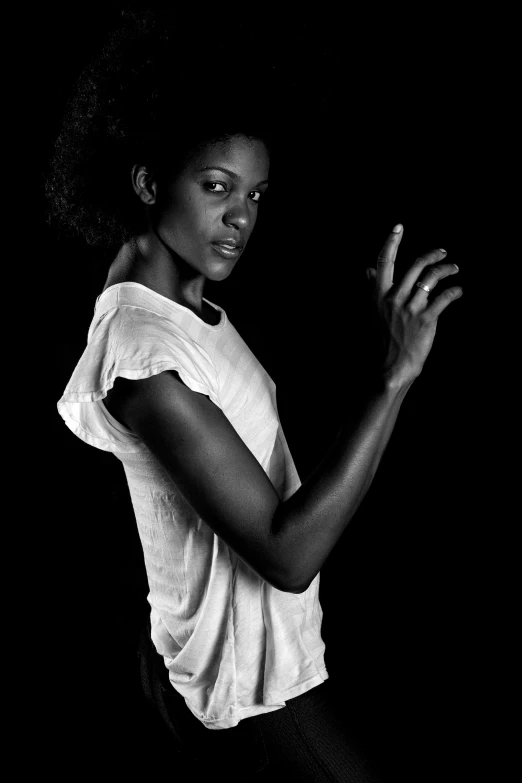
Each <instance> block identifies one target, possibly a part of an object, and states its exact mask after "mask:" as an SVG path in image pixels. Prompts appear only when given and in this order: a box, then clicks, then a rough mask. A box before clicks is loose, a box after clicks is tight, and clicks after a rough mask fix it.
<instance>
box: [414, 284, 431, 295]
mask: <svg viewBox="0 0 522 783" xmlns="http://www.w3.org/2000/svg"><path fill="white" fill-rule="evenodd" d="M415 285H417V286H419V288H422V290H423V291H426V293H428V294H429V292H430V291H431V288H430V287H429V285H426V283H415Z"/></svg>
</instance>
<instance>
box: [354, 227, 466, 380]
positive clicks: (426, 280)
mask: <svg viewBox="0 0 522 783" xmlns="http://www.w3.org/2000/svg"><path fill="white" fill-rule="evenodd" d="M403 233H404V230H403V227H402V226H401V225H399V226H396V227H395V228H394V229H393V231H392V233H391V234H390V235H389V237H388V239H387V240H386V242H385V244H384V247H383V248H382V250H381V252H380V253H379V257H378V259H377V268H376V269H373V268H371V269H368V270H367V273H368V276H369V277H370V278H371V279H373V282H374V287H373V302H374V305H375V307H376V310H377V315H378V320H379V323H380V333H381V337H382V341H383V348H384V358H383V365H382V367H381V368H380V369H381V370H382V371H383V372H384V375H385V378H386V380H387V381H388V383H391V385H393V386H398V387H402V386H405V387H407V386H409V385H410V384H411V383H412V382H413V381H414V380H415V378H417V376H418V375H419V374H420V372H421V370H422V367H423V365H424V362H425V361H426V357H427V356H428V354H429V352H430V350H431V347H432V345H433V340H434V338H435V332H436V329H437V320H438V317H439V315H440V314H441V313H442V311H443V310H445V309H446V307H447V306H448V305H449V304H450V303H451V302H452V301H454V300H455V299H458V298H460V297H461V296H462V289H461V288H460V287H459V286H454V287H452V288H447V289H446V290H445V291H443V292H442V293H441V294H440V295H439V296H437V297H435V298H433V299H428V297H429V293H430V292H431V291H432V290H433V288H434V287H435V286H436V285H437V283H438V282H439V280H442V279H443V278H444V277H447V276H448V275H454V274H456V273H457V272H458V267H457V265H456V264H446V263H441V262H442V261H443V260H444V259H445V257H446V251H445V250H442V249H440V250H432V251H430V252H429V253H425V254H424V255H423V256H421V257H420V258H418V259H417V260H416V261H415V263H414V264H413V266H412V267H411V268H410V269H409V270H408V272H406V274H405V275H404V277H403V279H402V281H401V282H400V283H396V284H394V283H393V275H394V266H395V259H396V257H397V251H398V248H399V245H400V242H401V239H402V235H403ZM420 286H425V288H424V287H420Z"/></svg>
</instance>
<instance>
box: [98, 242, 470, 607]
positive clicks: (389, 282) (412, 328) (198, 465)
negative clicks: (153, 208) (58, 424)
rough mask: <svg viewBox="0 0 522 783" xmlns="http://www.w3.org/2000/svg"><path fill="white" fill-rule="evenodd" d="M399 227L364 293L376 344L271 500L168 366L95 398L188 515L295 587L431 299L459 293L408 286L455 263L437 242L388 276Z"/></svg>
mask: <svg viewBox="0 0 522 783" xmlns="http://www.w3.org/2000/svg"><path fill="white" fill-rule="evenodd" d="M401 237H402V232H401V233H400V234H393V233H392V234H391V235H390V237H389V238H388V241H387V242H386V244H385V246H384V248H383V251H382V252H381V254H380V256H379V259H378V262H377V269H376V270H372V275H373V277H374V281H375V294H374V303H375V306H376V307H377V311H378V314H379V317H380V319H381V323H382V327H383V329H382V334H383V337H384V340H385V347H386V355H385V361H384V364H383V365H382V367H380V368H376V370H377V371H376V373H375V376H374V379H373V380H371V382H369V383H368V386H367V394H366V397H365V401H364V402H363V403H361V406H360V409H359V410H358V411H353V410H352V411H351V415H350V419H349V423H348V422H347V423H345V424H344V425H343V427H342V428H341V431H340V432H339V435H338V436H337V438H336V440H335V442H334V443H333V445H332V447H331V448H330V450H329V452H328V453H327V455H326V457H325V458H324V460H323V461H322V462H321V464H320V465H319V466H318V467H317V468H316V469H315V471H314V472H313V473H312V474H311V475H310V476H309V477H308V478H307V480H306V481H305V482H304V483H303V484H302V485H301V487H300V488H299V489H298V490H297V491H296V492H295V493H294V494H293V495H292V496H291V497H290V498H289V499H288V500H286V501H284V502H282V501H281V500H280V499H279V497H278V495H277V493H276V491H275V489H274V487H273V485H272V483H271V482H270V480H269V478H268V476H267V475H266V473H265V472H264V470H263V469H262V467H261V466H260V464H259V463H258V461H257V460H256V458H255V457H254V455H253V454H252V453H251V452H250V450H249V449H248V448H247V446H246V445H245V444H244V442H243V441H242V440H241V438H240V437H239V435H238V434H237V432H236V431H235V429H234V428H233V427H232V425H231V424H230V422H229V421H228V419H227V418H226V416H225V415H224V414H223V412H222V411H221V410H220V409H219V408H218V407H217V406H216V405H214V404H213V403H212V402H211V401H210V400H209V399H208V397H206V396H204V395H202V394H198V393H196V392H193V391H192V390H190V389H189V388H188V387H186V386H185V385H184V384H183V383H182V382H181V381H180V380H179V378H178V376H177V374H176V373H174V372H171V371H168V372H163V373H159V374H158V375H154V376H152V377H150V378H146V379H143V380H139V381H129V380H126V379H123V378H118V379H117V381H116V383H115V385H114V388H113V390H112V393H111V394H110V396H108V398H107V399H106V401H105V403H106V405H107V408H108V409H109V411H110V413H111V414H112V415H113V416H114V417H115V418H116V419H117V420H119V421H120V422H121V423H122V424H124V425H125V426H126V427H128V428H129V429H131V430H132V431H133V432H135V433H136V434H137V435H138V437H139V438H140V439H141V440H142V441H143V442H144V443H145V445H146V446H147V447H148V448H149V449H150V451H151V452H152V453H153V454H154V455H155V456H156V458H157V459H158V460H159V462H160V463H161V465H162V466H163V467H164V469H165V470H166V471H167V473H168V474H169V476H170V477H171V479H172V480H173V482H174V483H175V484H176V486H177V488H178V489H179V490H180V491H181V492H182V494H183V495H184V497H185V498H186V500H187V501H188V502H189V503H190V505H191V506H192V507H193V508H194V509H195V511H196V512H197V513H198V515H199V516H201V517H202V519H204V520H205V522H206V523H207V524H208V525H209V526H210V527H211V528H212V529H213V530H214V532H215V533H216V534H217V535H219V536H220V537H221V538H222V539H223V540H224V541H225V543H226V544H228V545H229V546H230V547H231V548H232V549H233V550H234V551H235V552H236V553H237V554H238V556H239V557H240V558H241V559H242V560H244V561H245V562H246V563H247V564H248V565H249V566H250V567H251V568H253V570H254V571H256V572H257V573H258V574H259V576H261V578H263V579H264V580H265V581H267V582H269V583H270V584H272V585H273V586H274V587H276V588H277V589H279V590H283V591H285V592H293V593H301V592H303V591H304V590H306V589H307V587H308V586H309V584H310V583H311V581H312V580H313V579H314V577H315V576H316V575H317V573H318V572H319V571H320V569H321V567H322V565H323V563H324V562H325V560H326V559H327V557H328V555H329V554H330V552H331V551H332V549H333V547H334V546H335V544H336V543H337V541H338V540H339V538H340V536H341V535H342V533H343V531H344V530H345V528H346V526H347V524H348V523H349V521H350V519H351V518H352V517H353V515H354V513H355V511H356V510H357V508H358V506H359V504H360V502H361V501H362V499H363V497H364V496H365V494H366V492H367V490H368V488H369V486H370V484H371V482H372V480H373V477H374V475H375V472H376V470H377V467H378V465H379V462H380V460H381V457H382V454H383V452H384V450H385V448H386V444H387V443H388V440H389V438H390V435H391V432H392V430H393V427H394V425H395V421H396V418H397V414H398V412H399V409H400V406H401V404H402V401H403V400H404V397H405V395H406V393H407V390H408V388H409V387H410V386H411V383H412V382H413V380H414V379H415V378H416V377H417V376H418V375H419V373H420V371H421V369H422V365H423V363H424V361H425V359H426V356H427V355H428V353H429V351H430V349H431V345H432V343H433V338H434V335H435V329H436V322H437V318H438V316H439V315H440V313H441V312H442V310H443V309H444V308H445V307H446V306H447V305H448V304H449V303H450V301H452V299H455V298H457V297H458V296H459V295H460V289H458V288H450V289H446V291H444V292H443V293H442V294H441V295H440V296H439V297H437V298H435V300H434V301H433V302H430V303H429V306H426V304H427V301H426V299H427V294H426V293H425V292H424V291H423V290H422V289H420V288H417V287H414V283H415V282H416V281H417V279H418V277H419V275H420V274H421V273H423V275H422V282H424V283H427V284H428V285H429V287H430V288H431V287H433V286H434V285H435V284H436V282H437V281H438V280H439V279H441V278H443V277H445V276H447V275H448V274H452V273H454V272H455V271H456V269H455V266H454V265H450V264H436V265H434V264H435V263H436V262H439V261H440V260H441V259H442V258H443V257H444V253H443V251H433V252H432V253H428V254H426V255H425V256H423V257H422V258H420V259H418V260H417V262H416V263H415V264H414V266H413V267H412V268H411V269H410V270H409V272H408V273H407V274H406V275H405V277H404V279H403V281H402V282H401V284H400V285H398V286H395V287H394V286H393V265H394V262H395V257H396V254H397V248H398V245H399V242H400V239H401Z"/></svg>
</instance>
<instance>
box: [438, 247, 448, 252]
mask: <svg viewBox="0 0 522 783" xmlns="http://www.w3.org/2000/svg"><path fill="white" fill-rule="evenodd" d="M447 252H448V251H447V250H444V248H443V247H439V253H444V254H446V253H447Z"/></svg>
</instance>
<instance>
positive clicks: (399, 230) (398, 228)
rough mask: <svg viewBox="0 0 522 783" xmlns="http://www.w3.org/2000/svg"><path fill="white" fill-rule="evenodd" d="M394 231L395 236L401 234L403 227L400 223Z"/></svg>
mask: <svg viewBox="0 0 522 783" xmlns="http://www.w3.org/2000/svg"><path fill="white" fill-rule="evenodd" d="M392 231H393V233H394V234H400V233H401V231H402V225H401V224H400V223H397V225H396V226H395V228H392Z"/></svg>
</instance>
